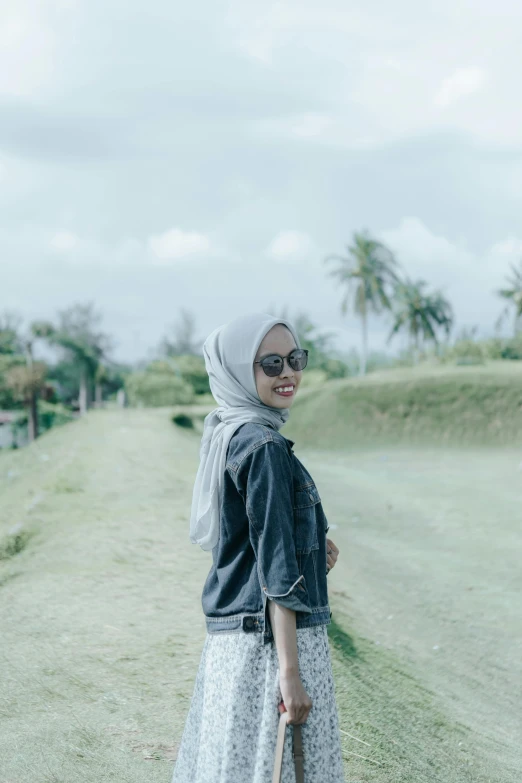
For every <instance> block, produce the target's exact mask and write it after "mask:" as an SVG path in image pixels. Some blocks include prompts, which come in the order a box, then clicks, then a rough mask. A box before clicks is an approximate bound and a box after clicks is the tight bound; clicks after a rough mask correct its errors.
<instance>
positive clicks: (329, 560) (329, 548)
mask: <svg viewBox="0 0 522 783" xmlns="http://www.w3.org/2000/svg"><path fill="white" fill-rule="evenodd" d="M338 557H339V549H338V548H337V547H336V546H335V544H334V542H333V541H332V539H331V538H328V537H327V538H326V573H328V572H329V571H331V570H332V568H333V567H334V565H335V564H336V562H337V558H338Z"/></svg>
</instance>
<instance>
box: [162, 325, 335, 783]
mask: <svg viewBox="0 0 522 783" xmlns="http://www.w3.org/2000/svg"><path fill="white" fill-rule="evenodd" d="M203 351H204V356H205V365H206V369H207V372H208V375H209V379H210V388H211V391H212V395H213V397H214V399H215V400H216V401H217V402H218V404H219V407H218V408H216V409H214V410H213V411H212V412H211V413H210V414H209V415H208V416H207V417H206V418H205V425H204V431H203V437H202V441H201V448H200V464H199V468H198V473H197V476H196V481H195V484H194V493H193V499H192V513H191V521H190V538H191V541H192V543H198V544H199V545H200V546H201V547H202V548H203V549H204V550H209V551H212V560H213V563H212V567H211V569H210V572H209V575H208V577H207V580H206V582H205V585H204V588H203V594H202V607H203V612H204V616H205V622H206V627H207V636H206V639H205V642H204V645H203V651H202V655H201V661H200V665H199V669H198V672H197V675H196V681H195V685H194V692H193V695H192V700H191V704H190V708H189V712H188V715H187V719H186V723H185V728H184V731H183V735H182V738H181V743H180V747H179V750H178V756H177V760H176V764H175V767H174V774H173V777H172V783H271V781H272V770H273V766H274V754H275V745H276V737H277V728H278V723H279V716H280V711H279V710H282V709H284V708H285V707H286V709H287V710H288V713H289V715H288V724H289V728H287V730H286V731H287V736H286V741H285V746H284V753H283V766H282V777H281V779H282V781H283V782H284V783H290V782H292V783H294V781H295V770H294V761H293V758H292V740H293V737H292V736H290V735H291V734H292V733H293V726H294V725H300V726H302V742H303V754H304V761H303V765H304V777H305V781H306V783H344V780H345V778H344V776H343V768H342V755H341V743H340V734H339V721H338V712H337V705H336V700H335V693H334V683H333V676H332V667H331V660H330V651H329V646H328V636H327V625H328V624H329V623H330V622H331V619H330V618H331V612H330V609H329V605H328V593H327V580H326V576H327V573H328V571H329V570H330V569H331V568H332V567H333V566H334V565H335V561H336V560H337V555H338V552H339V550H338V548H337V547H336V546H335V544H334V543H333V542H332V541H331V540H330V539H328V538H327V537H326V531H327V530H328V523H327V520H326V517H325V515H324V512H323V509H322V505H321V499H320V497H319V493H318V491H317V487H316V486H315V484H314V482H313V479H312V477H311V476H310V474H309V473H308V471H307V470H306V468H305V467H304V465H303V464H302V463H301V462H300V461H299V460H298V458H297V457H296V456H295V454H294V453H293V450H292V446H293V441H291V440H289V439H288V438H285V437H284V436H283V435H282V434H281V433H280V432H279V429H280V428H281V426H282V425H283V424H284V423H285V422H286V421H287V419H288V417H289V415H290V410H289V409H290V408H291V406H292V404H293V401H294V399H295V396H296V393H297V391H298V389H299V385H300V383H301V378H302V374H303V370H304V368H305V367H306V363H307V351H304V350H302V349H301V348H300V345H299V339H298V337H297V334H296V332H295V330H294V327H293V326H292V324H291V323H290V322H289V321H286V320H284V319H279V318H275V317H273V316H271V315H267V314H265V313H255V314H253V315H248V316H241V317H239V318H235V319H234V320H232V321H230V322H229V323H227V324H225V325H223V326H220V327H218V328H217V329H215V330H214V331H213V332H212V333H211V334H210V335H209V337H208V338H207V340H206V341H205V344H204V346H203ZM282 701H283V702H284V705H282V704H281V702H282Z"/></svg>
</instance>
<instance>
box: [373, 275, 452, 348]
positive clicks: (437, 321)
mask: <svg viewBox="0 0 522 783" xmlns="http://www.w3.org/2000/svg"><path fill="white" fill-rule="evenodd" d="M425 287H426V282H425V281H424V280H417V282H415V283H414V282H412V281H411V280H405V281H404V282H400V283H398V284H397V286H396V288H395V303H394V307H393V313H394V323H393V326H392V329H391V331H390V334H389V336H388V342H390V340H391V339H392V338H393V337H394V336H395V335H396V334H398V333H399V332H400V331H403V330H404V331H407V332H408V334H409V337H410V347H413V346H414V347H415V359H416V361H417V360H418V357H419V352H420V346H421V341H422V342H426V341H431V342H434V343H435V344H436V345H438V339H437V330H438V329H443V330H444V331H445V332H446V335H449V333H450V331H451V328H452V326H453V318H454V316H453V309H452V307H451V304H450V302H449V301H448V300H447V299H446V298H445V297H444V296H443V294H442V293H441V292H440V291H435V292H434V293H432V294H429V293H425V292H424V290H423V289H424V288H425Z"/></svg>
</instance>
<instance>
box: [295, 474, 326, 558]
mask: <svg viewBox="0 0 522 783" xmlns="http://www.w3.org/2000/svg"><path fill="white" fill-rule="evenodd" d="M320 502H321V498H320V496H319V492H318V490H317V487H316V486H315V484H313V483H312V484H306V485H304V486H300V487H297V488H296V489H295V491H294V519H295V540H296V552H297V554H308V553H309V552H311V551H312V549H319V540H318V537H317V509H316V506H317V504H318V503H320Z"/></svg>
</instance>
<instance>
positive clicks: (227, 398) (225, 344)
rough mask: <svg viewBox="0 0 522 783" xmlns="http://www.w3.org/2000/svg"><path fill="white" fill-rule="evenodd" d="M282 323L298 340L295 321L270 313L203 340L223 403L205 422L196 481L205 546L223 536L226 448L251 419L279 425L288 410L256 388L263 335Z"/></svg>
mask: <svg viewBox="0 0 522 783" xmlns="http://www.w3.org/2000/svg"><path fill="white" fill-rule="evenodd" d="M276 324H283V325H284V326H286V327H287V328H288V329H289V330H290V332H291V333H292V335H293V338H294V340H295V343H296V346H297V347H298V348H300V347H301V346H300V344H299V339H298V337H297V334H296V331H295V329H294V327H293V325H292V324H291V323H290V322H289V321H286V320H284V319H282V318H276V317H275V316H272V315H268V314H266V313H254V314H252V315H243V316H240V317H239V318H234V320H232V321H229V322H228V323H226V324H223V325H222V326H218V327H217V328H216V329H214V331H213V332H211V333H210V334H209V336H208V337H207V339H206V340H205V342H204V344H203V355H204V357H205V367H206V370H207V372H208V376H209V379H210V390H211V392H212V395H213V397H214V399H215V400H216V401H217V402H218V403H219V407H218V408H214V410H212V411H211V412H210V413H209V414H208V415H207V416H206V417H205V421H204V429H203V436H202V438H201V446H200V451H199V458H200V462H199V467H198V472H197V475H196V480H195V482H194V490H193V495H192V509H191V515H190V540H191V542H192V543H193V544H199V545H200V547H201V548H202V549H204V550H210V549H213V548H214V546H215V545H216V544H217V542H218V540H219V515H220V505H221V503H220V501H221V488H222V485H223V478H224V472H225V462H226V459H225V458H226V453H227V447H228V444H229V441H230V438H231V437H232V435H233V434H234V432H235V431H236V430H237V429H238V427H240V426H241V425H242V424H244V423H245V422H247V421H254V422H258V423H259V424H268V425H270V426H271V427H274V428H275V429H276V430H279V429H280V427H282V426H283V424H284V423H285V421H286V420H287V419H288V417H289V415H290V411H289V410H288V409H287V408H285V409H279V408H273V407H271V406H269V405H265V403H264V402H262V401H261V399H260V398H259V395H258V393H257V388H256V380H255V375H254V359H255V358H256V353H257V350H258V348H259V345H260V344H261V341H262V340H263V338H264V336H265V335H266V334H267V332H269V331H270V329H271V328H272V327H273V326H275V325H276Z"/></svg>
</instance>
